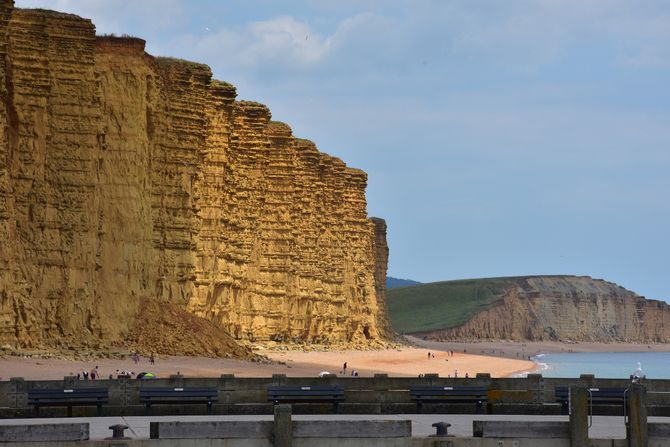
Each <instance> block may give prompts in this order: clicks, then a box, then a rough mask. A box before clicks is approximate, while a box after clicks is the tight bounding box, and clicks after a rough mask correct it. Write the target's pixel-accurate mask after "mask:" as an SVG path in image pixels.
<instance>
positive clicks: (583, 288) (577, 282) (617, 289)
mask: <svg viewBox="0 0 670 447" xmlns="http://www.w3.org/2000/svg"><path fill="white" fill-rule="evenodd" d="M668 322H670V305H668V303H665V302H662V301H656V300H647V299H645V298H644V297H641V296H639V295H637V294H635V293H633V292H631V291H629V290H626V289H624V288H623V287H621V286H618V285H616V284H614V283H611V282H607V281H603V280H599V279H592V278H590V277H587V276H579V277H576V276H540V277H528V278H518V279H516V280H515V281H510V284H509V287H507V288H506V290H505V292H504V294H503V295H502V297H501V299H500V300H498V301H496V302H495V304H494V305H493V306H492V307H491V308H490V309H488V310H485V311H483V312H480V313H478V314H476V315H475V316H474V317H473V318H471V319H470V320H469V321H468V322H467V323H465V324H463V325H462V326H458V327H453V328H449V329H443V330H439V331H432V332H429V333H424V334H420V335H426V336H428V337H430V338H436V339H450V340H454V339H459V340H462V339H495V340H501V339H502V340H532V341H539V340H573V341H597V342H616V341H625V342H632V343H636V342H639V343H648V342H657V343H668V342H670V324H668Z"/></svg>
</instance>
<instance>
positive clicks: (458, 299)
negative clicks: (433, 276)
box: [387, 277, 523, 334]
mask: <svg viewBox="0 0 670 447" xmlns="http://www.w3.org/2000/svg"><path fill="white" fill-rule="evenodd" d="M522 279H523V278H521V277H518V278H517V277H510V278H482V279H463V280H458V281H443V282H434V283H428V284H419V285H414V286H408V287H399V288H396V289H389V290H388V291H387V302H388V310H389V316H390V318H391V325H392V326H393V329H395V330H396V331H397V332H400V333H402V334H410V333H414V332H424V331H431V330H436V329H444V328H450V327H455V326H459V325H461V324H463V323H465V322H466V321H468V320H469V319H470V318H472V317H473V316H474V315H475V314H477V313H479V312H481V311H483V310H486V309H488V308H489V307H491V305H493V304H494V303H495V301H497V300H498V299H499V298H500V297H501V296H502V294H503V292H504V291H505V290H506V289H507V288H509V287H510V286H512V285H514V284H517V283H518V282H519V281H520V280H522Z"/></svg>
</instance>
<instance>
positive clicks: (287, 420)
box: [273, 404, 293, 447]
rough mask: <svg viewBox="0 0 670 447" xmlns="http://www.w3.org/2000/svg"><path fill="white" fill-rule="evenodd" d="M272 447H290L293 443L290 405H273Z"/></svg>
mask: <svg viewBox="0 0 670 447" xmlns="http://www.w3.org/2000/svg"><path fill="white" fill-rule="evenodd" d="M273 433H274V442H273V445H274V447H291V444H292V443H293V420H292V418H291V405H289V404H279V405H275V420H274V432H273Z"/></svg>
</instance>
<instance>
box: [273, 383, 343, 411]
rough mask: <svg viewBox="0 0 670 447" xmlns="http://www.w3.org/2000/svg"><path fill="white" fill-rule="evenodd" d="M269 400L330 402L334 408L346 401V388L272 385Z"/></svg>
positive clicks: (275, 401) (276, 402) (278, 402)
mask: <svg viewBox="0 0 670 447" xmlns="http://www.w3.org/2000/svg"><path fill="white" fill-rule="evenodd" d="M268 401H270V402H273V403H274V404H275V405H277V404H280V403H296V404H297V403H330V404H333V410H335V411H337V405H338V404H339V403H340V402H343V401H344V389H343V388H342V387H341V386H270V387H268Z"/></svg>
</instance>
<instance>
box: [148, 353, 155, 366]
mask: <svg viewBox="0 0 670 447" xmlns="http://www.w3.org/2000/svg"><path fill="white" fill-rule="evenodd" d="M149 363H151V364H152V365H154V364H155V363H156V358H155V357H154V353H153V352H152V353H151V357H149Z"/></svg>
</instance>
